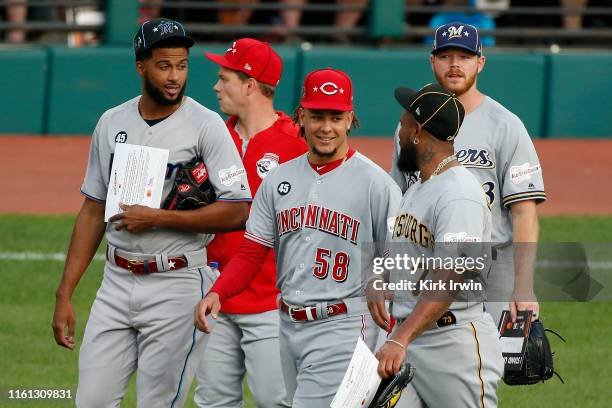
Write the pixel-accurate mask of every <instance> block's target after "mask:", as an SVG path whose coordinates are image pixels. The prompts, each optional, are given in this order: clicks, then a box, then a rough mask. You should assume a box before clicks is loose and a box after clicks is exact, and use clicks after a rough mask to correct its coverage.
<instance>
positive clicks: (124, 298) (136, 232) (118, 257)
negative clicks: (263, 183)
mask: <svg viewBox="0 0 612 408" xmlns="http://www.w3.org/2000/svg"><path fill="white" fill-rule="evenodd" d="M192 45H193V40H191V38H189V37H188V36H187V35H186V33H185V30H184V29H183V26H182V25H181V24H180V23H178V22H175V21H172V20H168V19H158V20H153V21H149V22H146V23H144V24H143V25H142V26H141V27H140V28H139V30H138V32H137V34H136V36H135V37H134V47H135V53H136V69H137V71H138V74H139V75H140V76H141V78H142V95H141V96H138V97H136V98H134V99H131V100H129V101H127V102H125V103H123V104H121V105H119V106H117V107H115V108H112V109H110V110H108V111H106V112H105V113H104V114H103V115H102V117H101V118H100V120H99V122H98V124H97V126H96V128H95V131H94V133H93V136H92V141H91V149H90V153H89V162H88V166H87V173H86V175H85V180H84V182H83V185H82V187H81V192H82V194H83V195H84V196H85V199H84V202H83V205H82V207H81V210H80V212H79V215H78V217H77V220H76V223H75V226H74V231H73V235H72V240H71V243H70V248H69V251H68V257H67V260H66V265H65V267H64V274H63V277H62V280H61V283H60V285H59V288H58V289H57V292H56V299H57V300H56V305H55V313H54V316H53V329H54V334H55V340H56V342H57V343H58V344H59V345H61V346H64V347H67V348H69V349H71V350H72V349H74V347H75V345H76V342H75V340H74V330H75V320H76V316H75V312H74V309H73V306H72V303H71V297H72V294H73V292H74V290H75V288H76V285H77V284H78V282H79V280H80V278H81V276H82V275H83V273H85V270H86V268H87V266H88V264H89V262H90V261H91V259H92V257H93V255H94V254H95V252H96V249H97V247H98V245H99V244H100V241H101V239H102V236H103V235H104V234H105V233H106V239H107V241H108V248H107V261H106V264H105V267H104V278H103V281H102V285H101V287H100V289H99V290H98V293H97V295H96V299H95V301H94V303H93V306H92V309H91V313H90V316H89V320H88V322H87V326H86V328H85V334H84V337H83V342H82V345H81V349H80V354H79V385H78V390H77V394H76V404H77V406H79V407H87V408H91V407H118V406H120V404H121V400H122V398H123V395H124V393H125V389H126V387H127V385H128V382H129V379H130V377H131V375H132V374H133V373H134V372H135V371H137V380H136V386H137V399H138V406H139V407H147V408H149V407H180V406H183V401H184V399H185V397H186V394H187V392H188V390H189V386H190V384H191V381H192V378H193V375H194V372H195V369H196V367H197V364H198V361H199V358H198V357H199V355H200V354H201V352H202V351H203V347H204V340H205V339H206V336H203V335H202V334H201V333H200V332H199V331H197V330H196V329H195V327H194V324H193V307H194V306H195V305H197V303H198V302H199V301H200V300H201V298H202V297H203V295H204V293H206V291H207V290H208V289H209V288H210V287H211V286H212V282H213V280H214V278H215V277H214V275H213V274H212V271H211V270H210V268H208V267H207V266H206V252H205V250H204V247H205V245H206V244H207V243H208V242H209V241H210V240H211V239H212V237H213V235H212V233H213V232H215V231H225V230H236V229H240V228H242V226H243V225H244V223H245V222H246V218H247V215H248V201H250V191H249V188H248V183H247V181H246V176H245V173H244V169H243V168H242V163H241V161H240V157H239V155H238V153H237V152H236V148H235V146H234V144H233V142H232V139H231V138H230V135H229V133H228V131H227V128H226V126H225V124H224V123H223V120H222V119H221V118H220V117H219V115H218V114H216V113H215V112H212V111H210V110H208V109H206V108H205V107H203V106H201V105H199V104H198V103H197V102H195V101H194V100H193V99H191V98H189V97H186V96H183V92H184V89H185V82H186V79H187V71H188V58H189V48H190V47H191V46H192ZM126 142H127V143H131V144H136V145H144V146H151V147H156V148H162V149H168V150H169V159H168V166H167V172H166V179H165V182H164V192H163V197H165V196H166V195H168V194H169V192H170V190H171V188H172V185H173V183H174V177H175V174H176V172H177V169H178V168H180V166H182V165H183V164H185V163H187V162H190V161H191V159H192V158H193V157H200V158H201V159H202V160H203V162H204V163H205V166H206V169H207V171H208V176H209V180H210V181H211V183H212V185H213V187H214V189H215V193H216V195H217V201H216V202H214V203H212V204H210V205H208V206H205V207H201V208H199V209H196V210H185V211H169V210H163V209H154V208H149V207H145V206H140V205H129V206H127V205H123V212H122V213H120V214H117V215H115V216H113V217H111V218H110V220H109V221H110V222H108V223H105V222H104V208H105V200H106V195H107V189H108V188H109V179H110V170H111V166H112V160H113V153H114V151H115V147H116V146H117V144H118V143H126Z"/></svg>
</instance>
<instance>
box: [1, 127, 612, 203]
mask: <svg viewBox="0 0 612 408" xmlns="http://www.w3.org/2000/svg"><path fill="white" fill-rule="evenodd" d="M89 140H90V139H89V138H88V137H36V136H17V137H12V136H3V137H0V152H1V154H0V158H1V160H0V185H1V186H2V190H3V194H2V197H1V199H0V213H40V214H69V213H76V212H77V211H78V209H79V206H80V204H81V202H82V200H83V198H82V196H81V195H80V194H79V187H80V185H81V182H82V180H83V175H84V171H85V166H86V164H87V155H88V150H89ZM535 144H536V149H537V151H538V154H539V156H540V160H541V162H542V167H543V169H544V181H545V187H546V192H547V194H548V201H547V202H546V203H545V204H543V205H541V206H539V212H540V214H542V215H596V214H601V215H604V214H605V215H610V214H612V205H610V202H612V188H610V185H611V183H612V181H611V180H612V160H611V159H610V155H609V154H606V153H608V152H610V151H612V140H559V139H557V140H543V141H536V142H535ZM351 145H352V146H353V147H355V148H356V149H357V150H359V151H360V152H362V153H363V154H365V155H366V156H368V157H370V158H371V159H372V160H374V161H375V162H376V163H378V164H379V165H380V166H382V167H383V168H385V169H386V170H388V169H389V167H390V164H391V158H390V157H391V146H392V145H391V139H390V138H385V139H381V138H359V137H353V138H351Z"/></svg>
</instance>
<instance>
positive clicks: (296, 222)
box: [245, 153, 401, 305]
mask: <svg viewBox="0 0 612 408" xmlns="http://www.w3.org/2000/svg"><path fill="white" fill-rule="evenodd" d="M400 197H401V193H400V190H399V188H398V187H397V185H396V184H395V182H393V180H392V179H391V178H390V177H389V175H387V174H386V173H385V172H384V171H383V170H382V169H381V168H380V167H378V166H377V165H376V164H374V163H373V162H372V161H370V160H369V159H367V158H366V157H365V156H363V155H361V154H360V153H355V154H354V155H353V156H352V157H350V158H349V159H348V160H346V162H345V163H343V164H342V165H341V166H339V167H338V168H336V169H334V170H332V171H330V172H328V173H325V174H323V175H320V174H318V173H317V172H315V171H314V170H313V169H312V168H311V167H310V164H309V163H308V158H307V155H306V154H305V155H302V156H300V157H298V158H296V159H294V160H291V161H289V162H286V163H284V164H282V165H281V166H279V167H278V168H277V169H275V170H274V171H273V172H270V173H269V174H268V176H267V177H266V178H265V179H264V181H263V183H262V185H261V187H260V188H259V190H258V191H257V195H256V196H255V200H254V201H253V206H252V208H251V214H250V216H249V220H248V222H247V232H246V234H245V236H246V237H247V238H249V239H251V240H253V241H255V242H258V243H261V244H263V245H266V246H269V247H274V249H275V251H276V265H277V286H278V287H279V289H280V290H281V293H282V297H283V299H284V300H285V301H286V302H288V303H291V304H296V305H307V304H312V303H316V302H320V301H326V300H336V299H338V300H340V299H346V298H351V297H356V296H360V295H362V292H361V291H362V289H363V286H364V283H363V282H364V279H366V278H367V275H368V273H369V272H368V270H367V269H368V268H370V267H371V265H369V263H370V262H371V261H372V257H373V256H379V255H381V254H382V251H383V249H384V242H385V238H386V235H387V233H388V227H387V219H388V217H389V215H390V214H391V215H392V214H394V213H395V211H396V210H397V206H398V205H399V201H400ZM372 243H377V244H376V245H374V246H372V245H371V244H372ZM368 244H369V245H368ZM364 248H365V249H364ZM368 248H369V249H371V250H370V251H369V253H368V252H367V251H368ZM362 251H365V252H366V253H368V255H364V254H363V253H362ZM366 263H368V265H366ZM370 270H371V269H370Z"/></svg>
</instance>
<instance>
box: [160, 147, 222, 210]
mask: <svg viewBox="0 0 612 408" xmlns="http://www.w3.org/2000/svg"><path fill="white" fill-rule="evenodd" d="M216 198H217V196H216V194H215V189H214V187H213V185H212V183H211V182H210V180H209V178H208V171H207V170H206V167H205V166H204V163H203V162H202V161H201V160H199V159H198V158H194V159H193V160H191V161H190V162H189V163H187V164H185V165H184V166H183V167H181V168H180V169H179V170H178V171H177V172H176V178H175V179H174V185H173V186H172V190H170V194H168V197H166V200H165V201H164V205H163V206H162V208H165V209H166V210H194V209H196V208H200V207H203V206H205V205H208V204H212V203H214V202H215V200H216Z"/></svg>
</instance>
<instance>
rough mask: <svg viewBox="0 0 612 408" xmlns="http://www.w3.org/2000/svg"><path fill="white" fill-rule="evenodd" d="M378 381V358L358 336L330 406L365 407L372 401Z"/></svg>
mask: <svg viewBox="0 0 612 408" xmlns="http://www.w3.org/2000/svg"><path fill="white" fill-rule="evenodd" d="M380 381H381V378H380V376H379V375H378V360H377V359H376V357H375V356H374V354H373V353H372V352H371V351H370V349H369V348H368V346H367V345H366V344H365V343H364V341H363V340H361V337H359V339H358V340H357V346H356V347H355V352H354V353H353V357H352V358H351V362H350V363H349V366H348V369H347V370H346V373H345V374H344V378H343V379H342V383H341V384H340V387H338V391H337V392H336V395H335V396H334V399H333V401H332V402H331V405H330V407H331V408H360V407H367V406H368V405H369V404H370V402H372V399H373V398H374V395H375V394H376V390H377V389H378V385H379V384H380Z"/></svg>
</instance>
